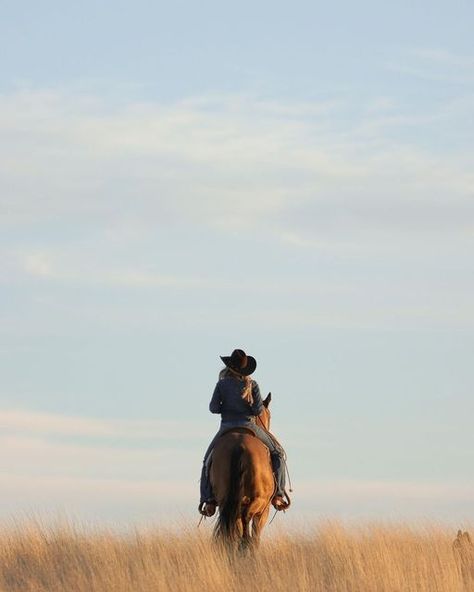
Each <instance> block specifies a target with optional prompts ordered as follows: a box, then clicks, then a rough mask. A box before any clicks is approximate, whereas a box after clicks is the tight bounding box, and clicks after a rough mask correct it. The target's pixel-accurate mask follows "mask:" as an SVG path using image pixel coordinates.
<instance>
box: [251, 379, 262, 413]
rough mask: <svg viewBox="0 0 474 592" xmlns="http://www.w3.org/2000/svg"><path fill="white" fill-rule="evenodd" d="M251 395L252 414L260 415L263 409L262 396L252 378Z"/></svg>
mask: <svg viewBox="0 0 474 592" xmlns="http://www.w3.org/2000/svg"><path fill="white" fill-rule="evenodd" d="M252 397H253V403H252V404H251V405H250V408H251V409H252V415H260V413H262V411H263V403H262V396H261V395H260V387H259V386H258V384H257V383H256V382H255V380H252Z"/></svg>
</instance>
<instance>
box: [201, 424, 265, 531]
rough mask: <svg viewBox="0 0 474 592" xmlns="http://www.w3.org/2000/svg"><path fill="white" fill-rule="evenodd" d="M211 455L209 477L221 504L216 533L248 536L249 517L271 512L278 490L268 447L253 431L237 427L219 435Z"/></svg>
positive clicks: (252, 517)
mask: <svg viewBox="0 0 474 592" xmlns="http://www.w3.org/2000/svg"><path fill="white" fill-rule="evenodd" d="M212 457H213V458H212V465H211V469H210V478H211V483H212V488H213V491H214V493H215V496H216V500H217V504H218V507H219V518H218V521H217V525H216V531H215V532H216V535H217V536H221V537H223V538H225V539H234V538H237V537H238V536H239V534H240V535H242V533H243V535H244V537H245V534H246V533H248V527H249V523H250V521H251V520H252V519H254V518H258V517H261V516H262V515H263V514H265V512H267V513H268V508H269V505H270V502H271V499H272V496H273V493H274V490H275V482H274V477H273V471H272V466H271V461H270V453H269V450H268V448H267V446H265V444H263V442H261V441H260V440H259V439H258V438H257V437H256V436H255V435H253V433H252V434H250V433H248V431H247V430H246V429H245V428H234V429H232V430H230V431H229V432H226V433H225V434H223V435H222V436H221V437H220V438H219V440H218V441H217V442H216V445H215V447H214V450H213V454H212Z"/></svg>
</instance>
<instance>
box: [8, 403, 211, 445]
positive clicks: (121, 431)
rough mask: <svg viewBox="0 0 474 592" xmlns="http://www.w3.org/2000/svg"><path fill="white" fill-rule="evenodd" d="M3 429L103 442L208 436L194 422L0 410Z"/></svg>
mask: <svg viewBox="0 0 474 592" xmlns="http://www.w3.org/2000/svg"><path fill="white" fill-rule="evenodd" d="M0 429H2V430H3V431H4V432H8V431H9V432H23V433H24V432H27V433H28V434H40V435H44V436H50V437H51V436H52V437H54V436H81V437H102V438H120V437H123V438H139V439H144V438H150V439H154V440H160V439H165V440H166V439H169V438H176V434H177V433H179V438H181V439H184V440H186V439H190V438H196V437H202V436H203V435H204V436H205V434H206V432H205V430H204V429H202V428H199V427H196V425H195V424H194V423H193V422H182V421H165V420H148V419H141V420H131V419H130V420H123V419H97V418H93V417H76V416H67V415H60V414H52V413H41V412H34V411H29V410H22V409H0Z"/></svg>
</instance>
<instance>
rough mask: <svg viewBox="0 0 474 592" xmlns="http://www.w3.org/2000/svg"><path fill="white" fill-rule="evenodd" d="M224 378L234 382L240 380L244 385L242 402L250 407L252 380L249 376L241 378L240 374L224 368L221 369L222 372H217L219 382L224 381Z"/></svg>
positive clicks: (251, 401)
mask: <svg viewBox="0 0 474 592" xmlns="http://www.w3.org/2000/svg"><path fill="white" fill-rule="evenodd" d="M224 378H235V379H236V380H241V381H242V382H243V383H244V388H243V391H242V399H244V401H247V403H248V404H249V405H252V403H253V396H252V379H251V378H250V376H243V375H242V374H239V373H238V372H236V371H235V370H233V369H232V368H229V367H228V366H226V367H225V368H222V370H221V371H220V372H219V380H224Z"/></svg>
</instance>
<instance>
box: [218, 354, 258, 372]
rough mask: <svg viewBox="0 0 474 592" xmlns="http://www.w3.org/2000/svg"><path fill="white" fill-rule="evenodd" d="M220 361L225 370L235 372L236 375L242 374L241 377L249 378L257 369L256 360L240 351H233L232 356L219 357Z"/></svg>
mask: <svg viewBox="0 0 474 592" xmlns="http://www.w3.org/2000/svg"><path fill="white" fill-rule="evenodd" d="M221 360H222V361H223V362H224V364H225V365H226V366H227V368H230V369H231V370H233V371H234V372H237V374H242V376H249V375H250V374H252V372H255V368H256V367H257V360H256V359H255V358H252V356H248V355H247V354H246V353H245V352H244V350H242V349H234V351H233V352H232V355H230V356H221Z"/></svg>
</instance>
